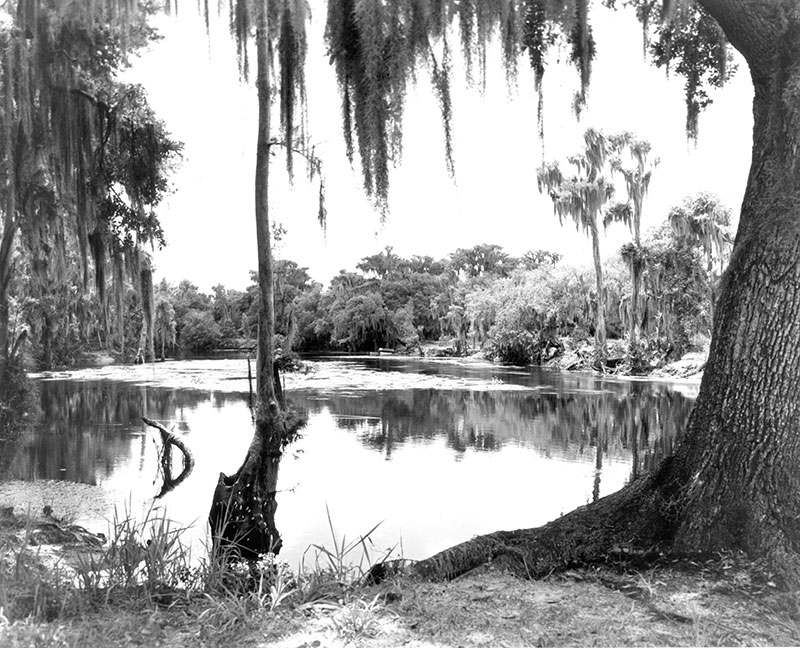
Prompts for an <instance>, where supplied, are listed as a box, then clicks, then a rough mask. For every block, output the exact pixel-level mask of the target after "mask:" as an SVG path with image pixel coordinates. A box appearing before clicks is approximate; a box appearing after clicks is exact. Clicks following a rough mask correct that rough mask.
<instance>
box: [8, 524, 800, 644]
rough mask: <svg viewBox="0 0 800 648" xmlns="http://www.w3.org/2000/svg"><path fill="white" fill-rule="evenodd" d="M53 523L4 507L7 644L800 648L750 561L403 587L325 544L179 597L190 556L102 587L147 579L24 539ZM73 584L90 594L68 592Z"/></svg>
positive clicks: (88, 551)
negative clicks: (297, 569)
mask: <svg viewBox="0 0 800 648" xmlns="http://www.w3.org/2000/svg"><path fill="white" fill-rule="evenodd" d="M57 520H58V512H57V511H50V516H49V517H48V518H47V519H43V518H41V517H34V518H26V517H24V516H17V515H14V516H13V517H9V514H8V512H5V513H4V515H3V516H2V517H0V607H1V608H2V611H0V645H3V646H4V647H6V648H17V647H20V648H21V647H22V646H26V647H27V646H31V645H35V646H59V647H61V646H100V645H102V646H135V645H141V646H165V647H166V646H169V647H178V646H187V647H188V646H192V647H194V646H229V645H237V646H273V647H275V648H300V647H302V648H317V647H324V646H336V647H338V646H354V645H355V646H364V647H365V648H370V647H372V648H388V647H390V646H400V645H403V646H412V647H417V648H422V647H426V648H433V647H442V646H590V645H591V646H607V645H620V646H621V645H624V646H629V645H630V646H637V645H654V646H685V645H688V646H694V645H702V646H716V645H725V646H729V645H770V646H774V645H797V644H798V643H800V625H798V623H799V622H800V617H798V600H797V597H796V596H794V595H792V594H790V593H786V592H782V591H780V590H779V589H778V587H777V586H776V584H775V583H774V582H773V581H772V580H771V576H770V575H769V574H767V573H764V572H763V571H761V570H760V569H759V566H758V565H756V564H753V563H751V562H749V561H747V560H745V559H744V558H743V557H740V556H717V557H715V558H713V559H704V560H700V559H696V560H680V561H669V560H666V559H665V560H663V561H661V562H660V563H656V564H653V565H649V566H646V567H640V568H638V569H636V568H633V567H632V566H631V565H627V564H621V563H620V564H607V565H604V566H599V567H598V566H595V567H586V568H583V569H573V570H569V571H567V572H564V573H562V574H557V575H552V576H550V577H549V578H545V579H542V580H538V581H525V580H520V579H517V578H514V577H512V576H510V575H508V574H506V573H504V572H503V571H502V569H500V568H498V567H496V566H491V565H490V566H488V567H485V568H483V569H481V570H476V571H474V572H472V573H470V574H468V575H466V576H463V577H461V578H458V579H456V580H454V581H451V582H449V583H423V582H415V581H412V580H409V579H404V578H396V579H394V580H392V581H390V582H387V583H384V584H381V585H378V586H364V585H362V584H360V579H359V576H360V574H361V573H362V572H356V571H347V570H342V569H341V563H337V560H336V559H337V554H336V551H335V550H332V549H329V550H327V551H328V552H329V553H328V554H322V555H323V557H325V558H327V559H328V560H326V561H325V563H324V564H325V565H326V566H325V567H321V566H316V567H312V568H311V569H310V571H306V572H305V573H303V574H297V573H295V574H289V572H288V570H287V568H286V567H284V566H278V567H277V571H269V572H265V573H267V574H273V575H274V574H277V573H278V572H280V573H281V576H280V578H277V579H276V578H275V577H274V576H269V575H268V577H267V579H266V581H262V582H261V584H262V587H261V588H260V589H259V588H258V586H256V587H255V589H253V587H251V588H250V590H249V591H243V590H241V589H238V590H237V588H236V587H237V586H236V585H235V584H233V583H232V581H230V580H227V581H226V582H225V585H224V586H223V585H222V581H221V580H219V579H216V580H214V579H212V578H211V577H210V574H209V573H201V571H202V570H200V571H198V572H197V573H195V576H198V574H199V575H200V576H201V577H202V578H201V579H200V580H194V581H193V582H190V581H191V579H190V578H189V577H188V576H187V577H186V578H185V581H184V585H183V587H175V585H174V583H169V582H167V581H169V579H170V574H172V573H173V572H171V571H170V564H169V563H170V561H172V562H173V566H174V567H176V568H181V562H180V561H181V559H182V557H181V554H180V552H179V551H177V550H176V549H175V548H174V547H172V549H170V550H169V553H166V552H163V551H156V550H154V549H153V545H154V544H158V543H155V542H153V543H148V544H147V545H146V548H145V549H142V551H143V552H145V553H143V555H144V556H149V560H143V564H144V563H145V562H147V564H148V565H155V564H156V563H158V564H159V568H158V569H159V571H158V572H157V574H158V575H160V577H161V578H162V579H163V580H164V582H161V583H159V582H157V580H158V579H156V580H152V579H147V578H143V579H141V580H140V581H139V582H130V583H128V585H127V586H126V585H124V584H123V583H122V582H121V581H119V580H117V581H114V585H113V586H111V585H109V586H105V587H104V586H102V585H101V584H100V582H99V581H95V582H92V581H91V579H89V578H87V568H86V566H87V565H90V564H101V563H103V565H104V567H105V568H106V569H109V568H110V567H111V566H113V565H114V564H116V566H117V567H119V566H120V565H121V563H124V561H126V560H127V561H128V562H127V563H124V564H127V565H128V566H129V567H130V566H133V567H134V568H135V569H138V568H137V567H136V564H135V561H131V560H130V558H129V557H128V558H126V557H125V555H129V554H130V549H131V547H130V546H128V554H124V553H123V552H121V551H117V552H116V553H114V552H112V551H109V548H108V546H106V548H105V549H99V548H98V547H97V546H93V545H92V543H91V542H87V540H86V539H79V540H76V541H75V542H74V543H72V544H70V545H58V546H52V545H41V544H40V545H37V546H33V545H30V544H28V543H29V542H30V541H31V538H33V537H34V536H35V531H36V530H37V529H38V528H39V526H40V525H41V524H43V523H45V524H49V525H51V526H52V525H53V523H54V521H57ZM162 539H163V538H162ZM110 542H111V544H113V543H114V540H113V538H112V539H111V540H110ZM90 545H92V546H90ZM121 547H122V543H120V542H119V540H118V541H117V547H116V548H117V549H120V548H121ZM163 548H164V549H166V548H167V546H166V544H165V545H164V547H163ZM82 552H83V555H84V557H83V558H81V557H80V556H81V555H82ZM46 556H51V557H52V556H56V557H58V558H57V559H56V560H53V559H52V558H51V559H49V560H46V559H45V557H46ZM87 556H88V557H94V561H95V562H94V563H92V562H91V559H90V558H87ZM338 557H340V556H338ZM103 560H105V562H103ZM114 561H116V563H115V562H114ZM311 564H312V565H313V563H311ZM319 564H322V563H319ZM111 572H113V570H111ZM111 572H109V574H110V573H111ZM137 573H138V572H137ZM146 573H147V574H149V575H150V576H154V575H156V572H154V571H150V572H146ZM75 574H79V575H81V577H80V578H78V582H79V583H81V584H82V585H83V587H81V588H77V587H75V586H74V584H73V583H71V582H70V578H71V577H74V575H75ZM140 575H142V576H144V575H145V572H142V573H141V574H140ZM108 578H109V582H110V581H111V580H112V579H113V577H112V576H111V575H109V576H108ZM251 585H252V581H251Z"/></svg>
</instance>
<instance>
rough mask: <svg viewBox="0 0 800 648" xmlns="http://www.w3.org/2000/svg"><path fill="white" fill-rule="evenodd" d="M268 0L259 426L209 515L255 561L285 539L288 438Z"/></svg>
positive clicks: (262, 57)
mask: <svg viewBox="0 0 800 648" xmlns="http://www.w3.org/2000/svg"><path fill="white" fill-rule="evenodd" d="M268 33H269V32H268V24H267V2H266V0H259V2H257V4H256V55H257V65H258V73H257V78H256V88H257V91H258V141H257V152H256V176H255V212H256V214H255V215H256V244H257V246H258V284H259V289H260V297H261V305H260V311H259V327H258V358H257V364H256V382H257V387H256V395H257V396H256V429H255V433H254V435H253V440H252V441H251V443H250V447H249V449H248V451H247V455H246V457H245V460H244V463H243V464H242V466H241V468H239V470H238V471H237V472H236V473H235V474H234V475H231V476H230V477H228V476H226V475H224V474H222V473H220V476H219V481H218V483H217V488H216V490H215V491H214V498H213V502H212V505H211V513H210V514H209V524H210V525H211V532H212V536H213V538H214V548H215V551H216V555H217V557H219V558H223V559H224V558H226V557H227V554H226V552H227V551H232V552H234V553H235V554H238V555H240V556H241V557H243V558H245V559H248V560H252V559H256V558H257V557H258V555H259V554H264V553H267V552H272V553H278V552H279V551H280V548H281V538H280V534H279V533H278V529H277V527H276V526H275V509H276V508H277V503H276V500H275V494H276V490H277V482H278V467H279V465H280V459H281V454H282V449H283V444H284V440H285V438H286V432H285V431H286V421H285V418H284V414H283V411H282V403H281V402H280V401H279V400H278V398H277V397H276V393H275V384H274V380H273V367H274V357H275V349H274V337H273V333H274V330H275V309H274V304H273V302H274V297H273V294H274V289H273V278H272V252H271V248H270V230H269V195H268V183H269V146H270V144H269V130H270V120H269V108H270V88H269V43H268Z"/></svg>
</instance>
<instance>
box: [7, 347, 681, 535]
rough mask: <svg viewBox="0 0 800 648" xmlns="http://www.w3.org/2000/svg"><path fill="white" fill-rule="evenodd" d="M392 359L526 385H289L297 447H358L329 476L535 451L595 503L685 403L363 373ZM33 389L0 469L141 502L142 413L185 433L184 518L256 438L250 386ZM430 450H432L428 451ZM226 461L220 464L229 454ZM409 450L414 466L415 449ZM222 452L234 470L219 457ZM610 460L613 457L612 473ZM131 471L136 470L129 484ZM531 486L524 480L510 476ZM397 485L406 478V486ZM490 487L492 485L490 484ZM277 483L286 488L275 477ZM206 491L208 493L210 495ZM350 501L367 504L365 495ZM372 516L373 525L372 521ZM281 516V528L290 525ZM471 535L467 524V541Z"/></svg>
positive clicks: (557, 379)
mask: <svg viewBox="0 0 800 648" xmlns="http://www.w3.org/2000/svg"><path fill="white" fill-rule="evenodd" d="M364 364H367V363H364ZM400 366H402V368H403V369H405V370H408V371H412V372H413V371H418V372H421V371H424V372H425V373H429V374H431V373H432V374H437V373H449V374H450V375H456V376H468V377H470V378H478V379H482V380H486V381H487V382H488V381H490V380H492V379H493V378H494V377H495V376H498V377H500V378H501V379H502V380H503V381H504V382H505V383H512V384H518V385H524V386H525V387H527V389H524V390H516V391H508V390H501V389H491V390H483V391H469V390H466V389H461V390H459V389H429V388H426V389H409V390H402V391H401V390H390V391H358V390H353V391H349V392H343V391H338V392H337V391H330V390H329V391H326V390H324V389H318V390H316V391H295V392H290V393H289V395H288V397H289V400H290V401H291V402H292V404H293V405H294V406H296V407H298V408H300V409H304V410H307V411H308V412H309V425H308V428H307V429H306V430H305V431H304V435H305V436H306V437H307V438H306V439H305V440H304V441H302V442H301V445H302V444H305V447H306V448H307V449H311V448H312V447H313V444H315V443H320V442H324V441H325V439H326V438H330V437H332V435H333V432H334V431H335V430H334V429H332V428H339V429H340V430H344V431H347V432H348V433H349V435H348V436H349V438H352V439H353V441H354V442H355V443H354V444H355V445H358V446H360V448H361V449H362V452H360V453H359V452H356V450H355V449H353V448H352V447H351V449H349V450H347V453H346V454H345V455H343V456H342V457H337V459H336V462H338V463H337V466H338V468H337V470H339V471H341V468H342V466H343V465H346V466H347V470H348V471H349V472H352V473H359V471H364V473H365V474H375V475H378V473H372V472H370V471H371V470H372V469H371V468H369V466H368V465H367V463H369V462H372V461H374V459H377V460H378V461H379V462H380V457H382V458H383V460H384V461H393V462H394V463H393V466H395V467H396V466H398V465H404V466H405V465H406V463H404V462H403V461H402V460H401V456H400V454H399V453H400V452H401V450H404V449H413V450H414V452H415V453H425V456H426V457H430V458H431V460H432V458H433V457H436V461H442V460H444V461H447V460H448V458H449V459H451V460H453V461H456V462H459V465H461V466H464V468H465V470H467V471H469V470H476V469H478V470H485V469H486V466H487V464H485V462H473V461H462V460H466V459H471V458H475V457H471V455H477V456H479V457H480V458H488V457H490V456H491V455H495V456H497V458H498V460H502V456H503V455H504V454H506V453H504V452H503V450H504V449H511V448H516V449H518V450H520V449H521V450H525V451H528V452H531V453H533V454H534V455H535V457H532V458H531V459H525V458H524V457H521V458H520V462H521V463H520V464H514V465H515V466H517V465H519V466H523V468H522V470H523V471H524V470H525V469H526V468H525V467H524V466H526V465H528V466H531V468H530V470H537V469H536V468H534V467H533V466H534V465H539V466H541V465H542V464H541V459H549V460H552V461H553V462H554V464H553V470H554V473H553V474H554V475H555V476H554V477H553V479H555V478H556V477H557V475H558V474H564V475H568V474H572V475H575V474H577V473H576V472H575V471H571V472H570V471H569V470H567V467H566V466H564V465H563V464H562V463H559V462H579V463H583V464H585V465H586V466H587V468H589V472H588V473H580V474H585V475H587V477H581V478H580V479H581V480H584V479H587V480H588V481H586V482H585V483H583V484H581V485H580V488H579V490H580V491H581V492H582V493H584V495H582V496H581V497H583V498H584V499H583V501H586V500H585V498H586V497H590V498H597V497H600V496H602V495H606V494H608V491H609V490H610V489H611V488H618V487H619V485H620V484H619V483H618V482H619V481H620V478H621V477H622V475H621V474H620V468H621V469H622V470H623V471H624V470H626V469H627V468H626V467H627V466H632V468H631V470H632V472H633V474H640V473H641V472H642V471H644V470H647V469H648V468H650V467H651V466H653V465H654V463H655V462H657V460H658V458H659V457H660V456H662V455H663V453H665V452H668V451H669V448H670V446H671V444H672V441H673V439H674V438H675V436H676V435H677V434H679V433H680V432H681V430H682V429H683V426H684V422H685V421H686V419H687V418H688V413H689V410H690V408H691V405H692V399H691V398H690V397H687V396H685V395H683V394H682V393H680V392H679V391H676V390H674V389H673V387H672V386H670V385H665V384H658V383H652V382H634V381H628V382H626V381H608V380H602V379H599V378H595V377H592V376H577V375H572V374H558V373H546V372H537V371H536V370H531V371H521V370H520V371H514V370H505V369H502V368H498V367H490V368H477V369H476V368H464V367H455V366H450V367H442V366H438V365H431V364H425V363H414V362H406V363H405V364H402V365H401V363H400V362H398V361H395V362H394V363H393V364H391V363H381V364H375V365H374V366H373V370H374V369H375V367H377V369H378V370H381V371H383V370H397V369H398V367H400ZM450 384H452V382H451V383H450ZM495 387H496V385H495ZM40 393H41V409H42V411H43V415H42V419H41V422H40V423H39V424H38V426H37V427H36V428H35V430H34V432H33V434H30V435H28V436H26V437H25V438H23V439H22V440H21V442H20V443H19V445H18V447H17V450H16V453H15V455H14V458H13V459H12V460H11V461H10V463H9V469H8V475H7V477H9V478H12V479H13V478H16V479H24V480H33V479H56V480H58V479H65V480H70V481H76V482H83V483H88V484H97V483H103V484H104V486H105V485H106V483H107V482H109V481H110V480H111V478H112V477H114V478H116V477H119V479H117V486H119V487H120V488H125V487H126V484H128V483H131V484H133V483H134V482H135V483H136V484H138V486H137V488H139V490H140V492H139V496H140V497H153V496H154V495H156V494H157V493H158V490H159V486H160V484H153V483H152V480H153V478H154V477H155V473H156V470H157V466H156V465H155V462H154V460H153V454H154V453H153V452H152V448H148V444H150V443H151V441H150V440H148V439H149V438H150V437H149V436H148V433H147V432H146V427H145V425H144V423H142V421H141V419H140V417H141V416H142V415H144V416H148V417H149V418H152V419H156V420H158V421H161V422H162V423H163V424H164V425H166V426H167V427H169V428H172V427H173V425H174V426H175V428H174V429H175V432H176V433H177V434H180V435H181V436H184V435H185V439H184V440H185V442H186V444H187V445H188V446H189V447H190V448H191V450H192V452H193V453H194V455H195V459H196V461H197V466H196V469H195V472H194V474H193V475H192V476H191V477H190V478H189V479H187V481H186V482H185V483H184V484H183V485H182V486H180V487H179V488H177V489H175V492H174V493H171V494H170V495H169V496H168V497H169V498H172V499H171V500H170V501H171V504H170V506H172V505H173V504H175V505H176V506H179V507H181V508H182V510H183V511H184V512H185V514H186V515H187V517H188V519H189V520H204V519H205V516H206V515H207V510H208V504H209V502H210V496H211V495H210V493H211V490H212V489H213V486H214V479H215V478H216V475H218V474H219V471H220V470H228V469H235V468H236V465H235V464H236V462H237V461H239V460H240V459H241V454H242V453H243V452H244V450H245V449H246V447H247V444H248V443H249V440H250V436H251V433H252V432H251V428H250V427H249V422H250V417H249V414H248V412H247V393H246V392H224V391H199V390H189V389H171V388H169V389H168V388H163V387H144V386H137V385H133V384H125V383H121V382H114V381H110V380H109V381H83V382H81V381H75V380H73V381H69V380H52V381H42V382H41V383H40ZM331 419H333V420H331ZM344 445H347V444H346V443H345V444H344ZM426 446H431V452H430V453H428V452H427V451H426ZM326 447H327V446H326ZM342 447H344V446H342ZM437 448H438V450H437ZM228 455H229V457H230V458H229V459H226V456H228ZM309 455H310V453H309ZM309 455H303V454H300V455H299V457H300V460H299V461H298V462H297V463H296V464H295V463H294V462H293V463H292V464H291V465H290V466H287V467H286V470H287V478H288V475H289V473H291V474H292V475H293V477H292V478H293V479H296V480H297V481H298V482H300V483H303V482H305V483H306V484H310V482H312V481H314V480H317V481H319V480H326V479H328V478H329V477H325V476H322V475H320V474H319V473H318V472H315V471H316V470H319V466H317V467H316V468H310V467H307V466H310V465H312V464H310V463H309V464H306V463H304V462H303V458H304V456H305V457H306V459H307V460H309V459H310V456H309ZM355 455H359V456H355ZM513 456H514V457H517V456H519V454H518V453H517V454H514V455H513ZM370 457H373V458H374V459H369V458H370ZM414 457H415V461H416V460H417V459H421V458H422V455H421V454H415V455H414ZM533 459H536V460H538V461H534V460H533ZM226 460H230V461H232V462H233V464H232V465H231V466H227V465H222V463H223V462H224V461H226ZM511 461H516V459H511ZM527 461H530V463H526V462H527ZM365 462H366V463H365ZM398 462H399V463H398ZM467 464H468V465H467ZM612 464H616V465H615V467H612ZM295 465H296V466H297V470H295V469H294V466H295ZM370 465H372V464H371V463H370ZM408 465H409V467H408V468H403V470H416V471H417V473H415V474H409V475H408V479H410V480H414V479H416V478H417V477H418V473H419V465H418V464H417V463H414V462H413V461H412V462H408ZM438 465H439V464H430V466H431V467H430V468H429V470H432V471H433V472H434V473H437V474H438V471H439V470H440V469H437V468H436V467H435V466H438ZM498 465H503V466H505V465H506V464H498ZM509 465H511V464H509ZM412 466H413V467H412ZM476 466H481V468H476ZM290 467H291V468H292V470H290V469H289V468H290ZM304 470H305V472H303V471H304ZM332 470H333V469H332ZM501 470H506V469H505V468H502V469H501ZM514 470H519V468H514ZM614 470H616V472H614ZM123 473H124V475H123V477H120V475H122V474H123ZM151 473H152V474H151ZM384 473H385V474H387V475H388V474H392V475H394V476H393V477H392V478H389V477H386V478H387V479H394V480H395V482H394V483H396V484H397V488H403V480H404V479H406V477H405V474H406V473H403V474H402V475H401V474H400V473H398V472H397V470H394V471H384ZM441 473H442V474H445V473H446V474H448V475H450V478H451V479H452V478H454V475H455V473H453V472H450V471H447V470H445V469H444V468H442V469H441ZM133 474H135V475H136V477H134V478H131V475H133ZM339 474H340V473H339ZM548 475H549V473H548ZM331 478H334V477H331ZM375 478H378V479H380V478H383V477H381V476H376V477H375ZM486 478H487V476H486V475H475V477H474V480H473V481H475V482H480V480H482V479H486ZM427 479H428V478H427V477H426V480H427ZM468 479H473V478H472V477H468ZM548 479H550V477H548ZM571 479H573V480H574V479H575V477H572V478H571ZM125 480H129V481H125ZM417 481H420V480H417ZM530 481H531V480H527V481H526V480H525V479H523V480H521V481H520V483H530ZM405 483H406V486H408V482H407V481H406V482H405ZM426 483H427V481H426ZM430 483H431V485H430V486H429V487H428V489H429V490H428V491H426V493H429V492H430V489H431V488H438V486H437V484H438V483H439V482H437V481H435V480H432V481H430ZM187 484H188V485H187ZM486 486H487V487H489V488H490V487H491V484H488V483H487V484H486ZM131 487H132V486H131ZM286 487H292V484H287V485H284V488H286ZM392 487H393V485H392V483H387V484H370V489H374V490H377V491H380V490H381V489H384V488H392ZM354 488H362V489H363V484H360V485H359V484H356V485H355V486H354ZM553 488H554V492H555V491H558V490H559V489H561V490H563V489H564V488H565V487H564V486H559V485H557V484H554V485H553ZM203 489H208V493H207V494H205V491H204V490H203ZM151 490H152V492H150V491H151ZM307 490H308V489H307ZM328 490H330V488H329V486H328ZM571 490H574V489H571ZM144 491H147V493H145V492H144ZM181 491H185V492H183V493H182V492H181ZM315 492H316V491H315ZM382 492H384V493H385V492H386V491H382ZM430 495H431V497H430V498H429V499H430V505H431V506H440V505H441V504H437V503H436V502H438V501H439V500H437V499H436V497H438V496H439V495H438V494H434V493H430ZM325 496H326V494H325V493H324V492H323V494H322V495H319V496H316V497H317V499H315V500H314V502H315V503H316V504H319V505H322V504H320V501H318V500H319V497H323V498H324V497H325ZM426 496H427V495H423V497H426ZM444 496H445V497H446V494H445V495H444ZM554 496H556V495H554ZM557 496H560V495H557ZM298 497H299V496H298ZM344 497H345V498H346V501H353V498H354V497H359V495H358V494H357V493H349V492H348V494H347V495H346V496H344ZM360 497H361V499H362V500H363V497H364V496H363V493H362V495H361V496H360ZM292 501H299V500H298V499H295V500H292ZM578 503H580V502H578ZM282 506H283V505H282ZM292 506H293V505H292V504H289V503H288V500H287V504H286V505H285V508H282V511H283V512H284V515H286V516H287V517H288V516H290V515H296V516H298V517H302V518H303V520H307V519H308V516H309V515H311V513H309V512H307V511H305V509H304V510H302V511H301V510H300V508H302V507H299V508H298V510H297V511H295V510H293V509H292V510H291V512H290V508H291V507H292ZM298 506H299V505H298ZM571 507H572V506H570V508H571ZM556 514H557V512H556ZM376 515H377V514H376ZM380 515H381V516H385V517H387V518H388V517H391V516H392V515H399V514H395V513H393V512H392V511H390V510H386V511H382V512H381V513H380ZM378 519H380V518H378ZM375 521H376V520H370V523H373V524H374V522H375ZM500 523H501V524H502V523H503V522H500ZM290 524H291V522H287V526H290ZM300 526H302V525H301V524H300V523H299V522H298V527H300ZM324 531H325V530H323V532H324ZM476 531H477V530H475V529H471V528H466V527H465V528H464V529H463V532H464V533H465V534H466V535H469V534H471V533H475V532H476ZM318 540H319V538H316V537H314V539H313V541H318ZM409 542H410V538H409Z"/></svg>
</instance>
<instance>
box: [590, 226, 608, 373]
mask: <svg viewBox="0 0 800 648" xmlns="http://www.w3.org/2000/svg"><path fill="white" fill-rule="evenodd" d="M590 230H591V234H592V259H593V260H594V276H595V281H596V289H597V303H596V304H595V318H594V346H595V349H594V352H595V359H596V362H597V364H598V365H600V366H602V365H603V364H604V363H605V361H606V357H607V356H608V352H607V351H606V315H605V310H606V308H605V301H606V300H605V290H604V287H603V266H602V260H601V259H600V234H599V232H598V231H597V219H596V218H595V219H593V220H592V222H591V226H590Z"/></svg>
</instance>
